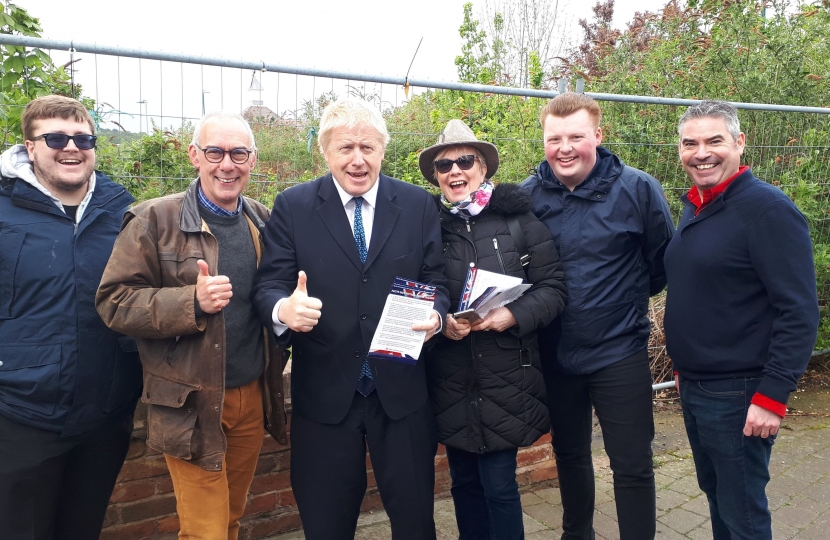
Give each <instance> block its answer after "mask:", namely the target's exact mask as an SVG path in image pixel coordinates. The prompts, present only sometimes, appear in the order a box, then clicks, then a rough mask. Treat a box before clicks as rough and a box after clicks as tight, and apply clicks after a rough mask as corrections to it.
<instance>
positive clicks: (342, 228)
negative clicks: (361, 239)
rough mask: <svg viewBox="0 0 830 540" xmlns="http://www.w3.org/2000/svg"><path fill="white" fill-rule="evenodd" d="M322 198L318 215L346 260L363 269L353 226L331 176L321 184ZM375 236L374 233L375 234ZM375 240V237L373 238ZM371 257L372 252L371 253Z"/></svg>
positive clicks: (320, 195)
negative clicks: (353, 233)
mask: <svg viewBox="0 0 830 540" xmlns="http://www.w3.org/2000/svg"><path fill="white" fill-rule="evenodd" d="M317 196H318V197H319V198H320V206H318V207H317V214H319V216H320V219H321V220H322V221H323V224H324V225H325V226H326V228H327V229H328V230H329V233H330V234H331V236H332V237H333V238H334V240H335V241H336V242H337V244H338V245H339V246H340V249H342V250H343V253H344V254H345V255H346V258H347V259H349V261H351V263H352V264H353V265H355V267H356V268H357V269H358V270H362V269H363V263H362V262H360V255H359V254H358V253H357V245H356V244H355V241H354V236H353V235H352V226H351V224H350V223H349V220H348V218H347V217H346V210H344V209H343V202H342V201H341V200H340V196H339V195H338V193H337V190H336V189H335V187H334V178H332V176H331V174H329V175H327V176H326V177H325V178H323V180H322V182H320V189H319V191H318V192H317ZM373 234H374V233H373ZM373 238H374V236H373ZM369 253H370V256H371V251H370V252H369Z"/></svg>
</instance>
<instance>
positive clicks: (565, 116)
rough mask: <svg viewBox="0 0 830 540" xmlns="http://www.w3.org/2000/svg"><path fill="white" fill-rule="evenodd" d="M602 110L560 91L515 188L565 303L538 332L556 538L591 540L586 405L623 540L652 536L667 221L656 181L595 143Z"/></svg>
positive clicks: (598, 138) (592, 487)
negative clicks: (655, 344)
mask: <svg viewBox="0 0 830 540" xmlns="http://www.w3.org/2000/svg"><path fill="white" fill-rule="evenodd" d="M601 120H602V111H601V109H600V107H599V104H597V102H596V101H594V100H593V99H592V98H591V97H589V96H586V95H585V94H579V93H575V92H566V93H563V94H560V95H558V96H556V97H555V98H553V99H552V100H550V101H549V102H548V104H547V105H546V106H545V107H544V108H543V109H542V111H541V113H540V121H541V123H542V130H543V133H544V143H545V160H544V161H542V162H541V163H540V164H539V166H538V167H537V168H536V174H534V175H533V176H531V177H530V178H528V179H527V180H525V181H524V182H523V183H522V187H524V188H525V189H527V190H528V192H529V193H530V194H531V196H532V197H533V206H534V208H533V211H534V213H535V214H536V216H537V217H538V218H539V220H540V221H542V223H544V224H545V225H547V227H548V228H549V229H550V231H551V233H552V234H553V239H554V242H555V244H556V249H557V250H558V251H559V254H560V259H561V261H562V266H563V267H564V271H565V285H566V286H567V289H568V304H567V305H566V306H565V310H564V311H563V312H562V314H561V316H560V317H559V318H558V319H556V320H555V321H554V322H553V323H552V324H551V325H550V326H548V327H547V328H546V329H545V330H543V331H540V332H539V351H540V354H541V357H542V367H543V369H544V374H545V383H546V385H547V397H548V408H549V410H550V422H551V427H552V437H553V449H554V452H555V453H556V467H557V469H558V471H559V490H560V492H561V494H562V507H563V509H564V512H563V518H562V529H563V534H562V540H593V538H594V537H595V533H594V527H593V516H594V506H595V495H594V494H595V482H594V468H593V462H592V461H591V425H592V421H591V410H592V409H593V410H594V411H596V416H597V418H598V419H599V424H600V426H601V428H602V434H603V441H604V443H605V450H606V452H607V453H608V457H609V458H610V460H611V470H612V471H613V472H614V498H615V503H616V508H617V516H618V517H619V528H620V539H621V540H644V539H649V538H654V535H655V530H656V499H655V490H654V470H653V467H652V460H651V458H652V453H651V441H652V440H653V438H654V418H653V416H652V401H651V399H652V394H651V382H652V381H651V371H650V370H649V361H648V336H649V333H650V331H651V325H650V323H649V319H648V299H649V296H653V295H655V294H657V293H659V292H660V291H662V290H663V288H664V287H665V286H666V275H665V272H664V271H663V252H664V251H665V249H666V245H667V244H668V242H669V239H670V238H671V236H672V232H673V230H674V225H673V224H672V221H671V215H670V213H669V206H668V203H667V201H666V196H665V194H664V193H663V190H662V188H661V187H660V183H659V182H658V181H657V180H656V179H655V178H653V177H652V176H650V175H649V174H647V173H645V172H643V171H640V170H637V169H635V168H633V167H629V166H627V165H625V163H623V162H622V160H621V159H620V158H619V157H617V156H615V155H614V154H612V153H611V152H610V151H608V150H607V149H606V148H604V147H603V146H601V144H602V128H601V127H600V125H601Z"/></svg>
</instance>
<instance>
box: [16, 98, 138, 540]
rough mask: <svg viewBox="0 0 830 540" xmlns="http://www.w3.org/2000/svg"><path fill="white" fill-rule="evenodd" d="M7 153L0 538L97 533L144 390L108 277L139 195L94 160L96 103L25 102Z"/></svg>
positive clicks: (91, 536)
mask: <svg viewBox="0 0 830 540" xmlns="http://www.w3.org/2000/svg"><path fill="white" fill-rule="evenodd" d="M22 127H23V137H24V139H25V144H18V145H15V146H12V147H11V148H9V149H8V150H7V151H6V152H4V153H3V154H2V156H0V538H2V539H4V540H6V539H15V540H17V539H34V538H50V539H53V540H60V539H71V540H97V539H98V537H99V536H100V534H101V525H102V523H103V521H104V514H105V512H106V510H107V503H108V502H109V498H110V495H111V494H112V488H113V485H114V484H115V479H116V477H117V476H118V472H119V470H121V465H122V463H123V462H124V457H125V456H126V454H127V449H128V448H129V445H130V435H131V434H132V428H133V411H134V410H135V404H136V401H137V400H138V395H139V393H140V391H141V365H140V364H139V361H138V354H137V353H136V352H135V351H136V348H135V342H134V341H133V340H132V339H131V338H127V337H124V336H122V335H120V334H118V333H116V332H114V331H112V330H110V329H109V328H107V327H106V326H104V323H103V321H101V317H99V316H98V313H97V312H96V311H95V291H96V289H97V288H98V282H99V281H101V274H102V273H103V272H104V266H106V264H107V260H108V259H109V257H110V253H111V252H112V246H113V243H114V242H115V237H116V236H117V235H118V229H119V228H120V226H121V219H122V218H123V216H124V212H125V211H126V210H127V208H128V207H129V205H130V204H131V203H132V202H133V201H134V200H135V199H133V197H132V196H131V195H130V194H129V193H127V191H126V190H125V189H124V188H123V187H122V186H120V185H118V184H116V183H115V182H113V181H112V180H110V179H109V178H108V177H107V176H106V175H104V174H102V173H100V172H97V171H95V170H94V168H95V142H96V139H95V135H94V134H95V125H94V124H93V122H92V118H91V116H90V115H89V112H88V111H87V110H86V108H85V107H84V105H83V104H82V103H80V102H79V101H76V100H74V99H70V98H67V97H62V96H45V97H42V98H39V99H36V100H34V101H32V102H31V103H29V104H28V105H27V106H26V109H25V110H24V112H23V118H22Z"/></svg>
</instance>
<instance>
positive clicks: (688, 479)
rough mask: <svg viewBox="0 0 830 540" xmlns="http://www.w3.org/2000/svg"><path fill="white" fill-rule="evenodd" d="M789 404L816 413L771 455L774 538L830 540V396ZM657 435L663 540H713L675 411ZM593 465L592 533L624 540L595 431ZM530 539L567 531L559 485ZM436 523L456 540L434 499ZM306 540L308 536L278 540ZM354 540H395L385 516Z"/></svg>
mask: <svg viewBox="0 0 830 540" xmlns="http://www.w3.org/2000/svg"><path fill="white" fill-rule="evenodd" d="M790 405H791V406H792V407H796V408H798V409H799V410H806V411H810V412H809V413H807V414H806V415H804V416H799V415H797V414H793V415H790V416H789V417H788V418H787V419H786V420H785V423H784V428H783V429H782V431H781V432H780V435H779V437H778V440H777V441H776V443H775V446H774V447H773V451H772V463H771V464H770V470H771V473H772V481H771V482H770V484H769V486H768V488H767V494H768V496H769V501H770V508H771V509H772V519H773V536H774V537H775V538H776V540H788V539H798V540H807V539H810V540H830V414H828V413H830V390H827V389H814V390H808V391H806V392H799V393H797V394H796V395H794V396H793V399H792V400H791V403H790ZM655 423H656V430H657V437H656V440H655V444H654V451H655V459H654V462H655V473H656V477H657V490H658V491H657V497H658V498H657V516H658V517H657V532H658V534H657V538H658V539H663V540H675V539H684V538H686V539H692V540H702V539H707V538H712V529H711V526H710V524H709V510H708V505H707V502H706V497H705V496H704V495H703V494H702V493H701V491H700V489H699V488H698V486H697V480H696V478H695V471H694V463H693V462H692V459H691V451H690V449H689V446H688V441H687V440H686V437H685V431H684V430H683V421H682V416H681V415H680V413H679V412H678V410H677V407H676V406H673V405H668V406H663V407H661V408H657V409H656V410H655ZM594 466H595V469H596V478H597V480H596V481H597V501H596V503H597V506H596V515H595V518H594V528H595V530H596V533H597V538H598V539H602V540H614V539H618V538H619V532H618V531H617V523H616V510H615V507H614V492H613V485H612V478H611V471H610V469H609V467H608V458H607V456H606V455H605V453H604V451H603V449H602V441H601V437H600V435H599V433H598V431H597V432H596V436H595V444H594ZM522 505H523V507H524V511H525V516H524V518H525V533H526V537H527V540H543V539H545V540H547V539H551V540H553V539H556V540H558V539H559V537H560V535H561V533H562V530H561V528H560V526H561V524H562V506H561V502H560V498H559V489H558V488H557V487H553V486H550V487H536V488H531V489H529V490H527V491H524V492H523V494H522ZM435 521H436V524H437V527H438V538H439V540H454V539H457V538H458V530H457V528H456V525H455V516H454V513H453V504H452V500H450V499H443V500H440V501H436V504H435ZM301 538H303V535H302V532H296V533H291V534H285V535H281V536H276V537H274V538H273V539H272V540H289V539H291V540H294V539H301ZM355 538H356V540H389V539H390V538H391V533H390V529H389V522H388V519H387V517H386V514H384V513H383V512H375V513H373V514H366V515H363V516H361V518H360V522H359V526H358V531H357V535H356V536H355Z"/></svg>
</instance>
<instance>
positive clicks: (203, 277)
mask: <svg viewBox="0 0 830 540" xmlns="http://www.w3.org/2000/svg"><path fill="white" fill-rule="evenodd" d="M196 264H197V265H198V266H199V277H197V278H196V300H197V301H198V302H199V307H200V308H202V311H204V312H205V313H208V314H212V313H219V311H221V309H222V308H223V307H225V306H227V305H228V302H230V301H231V296H233V292H231V280H230V279H228V276H211V275H210V273H209V272H208V264H207V263H206V262H205V261H203V260H202V259H199V260H198V261H196Z"/></svg>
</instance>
